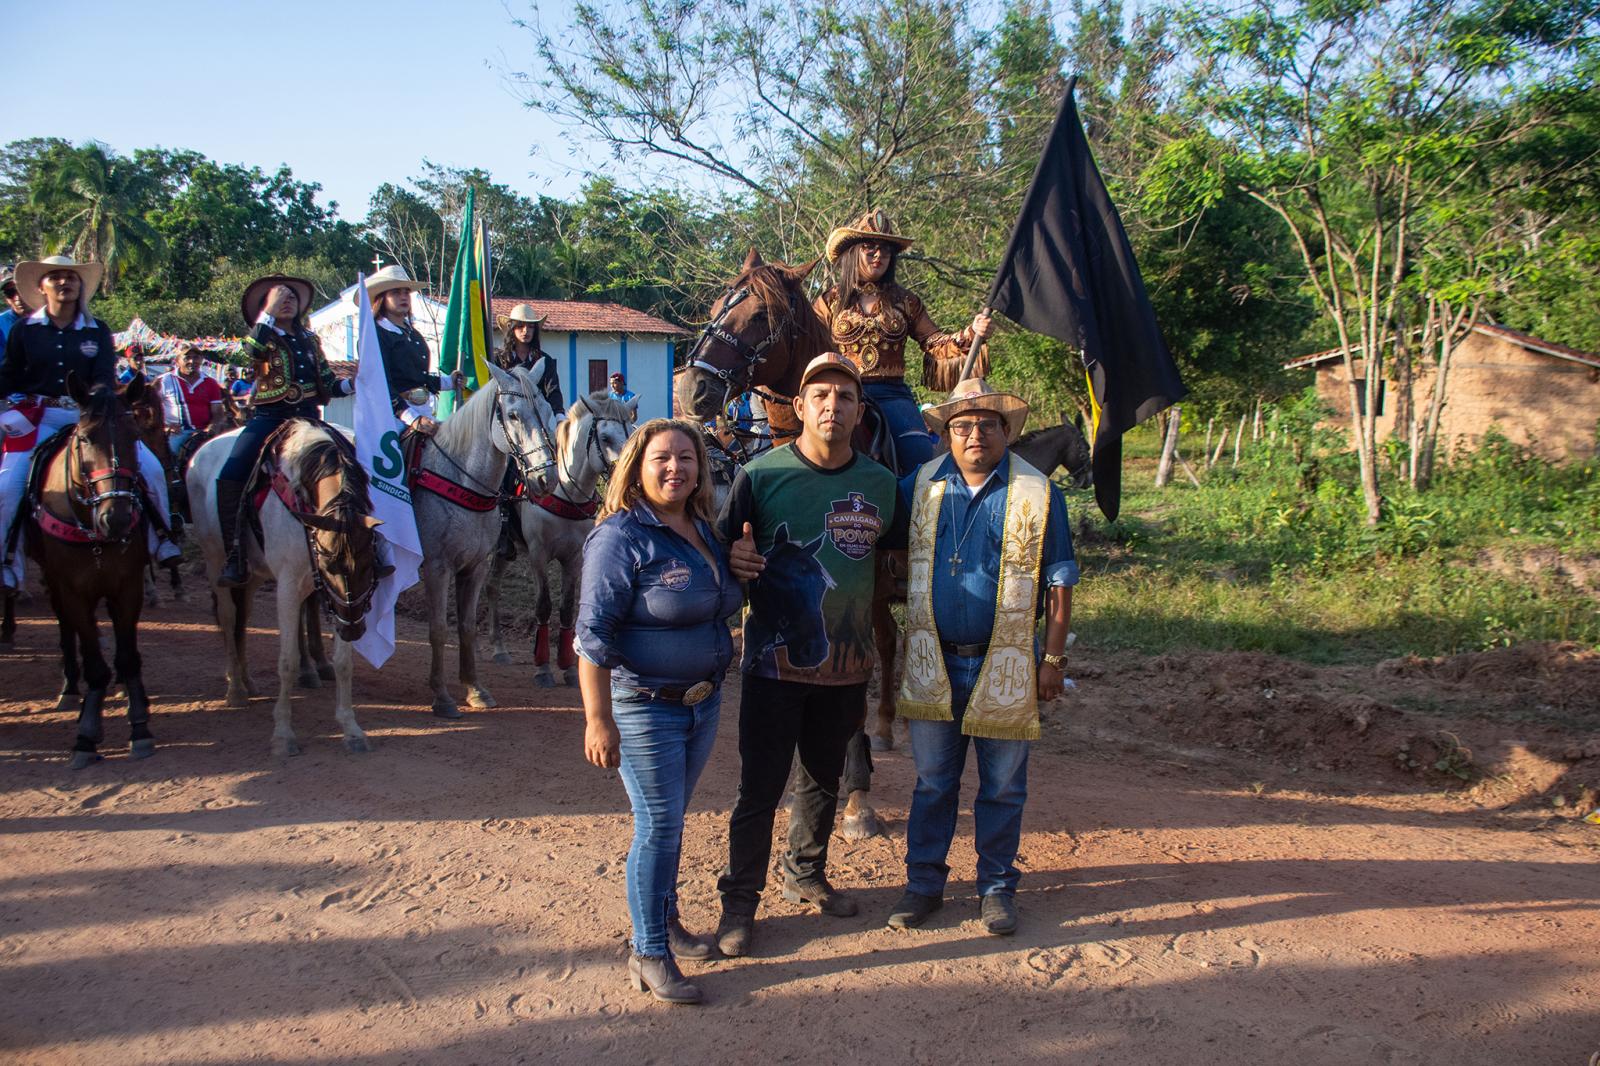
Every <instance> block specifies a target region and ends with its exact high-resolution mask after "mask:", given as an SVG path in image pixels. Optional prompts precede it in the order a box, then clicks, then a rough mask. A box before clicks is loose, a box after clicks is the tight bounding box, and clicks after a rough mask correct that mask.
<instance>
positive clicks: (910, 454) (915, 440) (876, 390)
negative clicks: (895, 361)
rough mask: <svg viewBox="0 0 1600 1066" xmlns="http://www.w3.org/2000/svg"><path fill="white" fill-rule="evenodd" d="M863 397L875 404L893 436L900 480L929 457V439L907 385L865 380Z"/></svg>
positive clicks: (931, 450)
mask: <svg viewBox="0 0 1600 1066" xmlns="http://www.w3.org/2000/svg"><path fill="white" fill-rule="evenodd" d="M866 391H867V395H868V396H869V397H871V398H872V402H873V403H875V404H877V405H878V410H880V411H882V412H883V417H884V420H885V421H886V422H888V423H889V432H890V433H891V434H893V436H894V449H895V465H896V466H897V467H899V469H898V470H896V471H895V473H896V474H898V475H899V476H901V477H904V476H905V475H907V474H909V473H911V472H912V471H913V470H915V469H916V468H917V467H919V466H921V465H922V464H923V463H925V462H927V461H928V460H929V459H932V458H933V439H932V438H931V437H929V436H928V424H927V423H926V422H924V421H923V420H922V411H921V409H919V408H918V407H917V398H916V396H914V395H913V394H912V392H911V386H910V385H907V384H906V383H905V381H904V380H901V381H869V382H867V384H866Z"/></svg>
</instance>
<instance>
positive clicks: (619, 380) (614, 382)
mask: <svg viewBox="0 0 1600 1066" xmlns="http://www.w3.org/2000/svg"><path fill="white" fill-rule="evenodd" d="M611 395H612V396H613V397H615V398H616V399H618V400H621V401H622V402H623V403H628V402H629V401H630V400H632V399H633V398H634V397H635V396H637V395H638V393H635V392H630V391H629V390H628V379H627V378H625V377H623V376H622V372H621V371H620V370H619V371H617V372H616V373H614V374H612V375H611Z"/></svg>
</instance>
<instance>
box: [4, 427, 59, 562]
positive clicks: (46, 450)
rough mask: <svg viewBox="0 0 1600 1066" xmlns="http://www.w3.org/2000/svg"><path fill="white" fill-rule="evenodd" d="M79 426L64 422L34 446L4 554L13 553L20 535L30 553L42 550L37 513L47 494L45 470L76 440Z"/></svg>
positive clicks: (6, 534) (7, 536) (6, 531)
mask: <svg viewBox="0 0 1600 1066" xmlns="http://www.w3.org/2000/svg"><path fill="white" fill-rule="evenodd" d="M77 429H78V427H77V426H62V427H61V428H60V429H58V430H56V431H55V432H54V433H52V434H50V436H48V437H46V438H45V439H44V440H42V441H40V442H39V446H38V447H36V448H34V449H33V454H32V455H30V456H29V457H28V479H27V483H26V485H25V486H24V488H23V490H22V500H21V502H20V504H19V505H18V507H17V510H16V513H15V514H13V515H12V516H11V525H10V527H9V528H7V529H6V530H4V531H3V532H4V535H5V550H4V551H3V552H0V555H3V556H6V557H9V556H10V555H11V554H12V553H13V552H14V551H15V550H16V547H17V537H18V536H22V535H25V536H26V539H25V540H24V542H23V543H24V546H25V547H26V548H27V551H28V554H29V555H33V554H34V553H35V552H37V551H38V546H39V541H38V537H39V534H40V532H41V531H40V529H39V520H38V518H37V517H35V515H36V512H37V511H38V509H39V504H40V502H41V500H42V499H43V498H44V477H45V470H47V469H48V468H49V466H50V463H51V462H52V461H53V460H54V459H55V457H56V456H58V455H60V454H61V452H62V451H63V450H65V448H66V446H67V444H68V442H70V441H71V440H72V435H73V433H75V432H77Z"/></svg>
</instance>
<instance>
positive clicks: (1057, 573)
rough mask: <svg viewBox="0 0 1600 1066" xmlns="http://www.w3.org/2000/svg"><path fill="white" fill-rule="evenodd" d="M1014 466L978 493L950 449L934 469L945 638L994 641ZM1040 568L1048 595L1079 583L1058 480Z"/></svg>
mask: <svg viewBox="0 0 1600 1066" xmlns="http://www.w3.org/2000/svg"><path fill="white" fill-rule="evenodd" d="M1010 471H1011V453H1010V452H1006V454H1005V456H1004V457H1003V458H1002V459H1001V460H1000V465H999V466H997V467H995V469H994V473H993V474H992V475H991V476H990V478H989V480H988V481H986V482H985V483H984V484H983V485H982V486H980V487H979V489H978V491H977V494H976V495H974V494H972V493H971V492H969V491H968V489H967V483H966V479H964V478H963V477H962V476H961V471H960V470H958V469H957V468H956V462H955V459H953V458H952V457H950V456H948V455H946V456H945V457H944V461H943V462H942V463H941V464H940V465H939V469H938V471H937V473H935V474H934V476H935V477H936V478H942V479H943V480H945V481H947V482H948V483H949V484H948V485H946V487H945V490H944V498H943V500H942V501H941V504H940V508H939V527H938V532H937V534H936V535H935V537H934V547H933V621H934V625H935V626H936V627H937V628H938V630H939V639H940V640H947V641H950V642H951V643H953V644H987V643H988V642H989V636H990V634H991V633H992V632H993V631H994V605H995V600H996V599H997V598H998V597H999V594H1000V538H1001V535H1002V533H1003V531H1004V528H1005V520H1006V493H1007V486H1006V479H1007V478H1008V477H1009V475H1010ZM916 484H917V475H916V474H915V473H912V474H908V475H907V476H906V477H904V478H902V479H901V481H900V495H901V498H902V499H903V500H905V501H906V502H907V504H908V506H909V504H910V502H911V500H912V498H913V494H914V490H915V488H916ZM958 549H959V555H960V560H961V561H960V563H959V564H957V565H956V566H955V567H954V569H955V571H956V572H955V573H954V574H952V573H951V572H950V571H951V569H952V568H951V565H950V559H951V557H952V556H955V555H957V554H958ZM1039 571H1040V577H1041V580H1040V584H1041V598H1042V595H1043V589H1045V588H1065V587H1068V586H1071V585H1076V584H1077V583H1078V560H1077V557H1076V556H1075V555H1073V552H1072V529H1071V527H1070V526H1068V524H1067V501H1066V498H1065V497H1063V496H1062V495H1061V490H1060V489H1059V488H1057V487H1056V486H1055V485H1054V484H1052V485H1051V486H1050V513H1049V515H1048V517H1047V518H1046V519H1045V527H1044V546H1043V548H1042V550H1041V551H1040V554H1039ZM585 573H587V570H586V571H585Z"/></svg>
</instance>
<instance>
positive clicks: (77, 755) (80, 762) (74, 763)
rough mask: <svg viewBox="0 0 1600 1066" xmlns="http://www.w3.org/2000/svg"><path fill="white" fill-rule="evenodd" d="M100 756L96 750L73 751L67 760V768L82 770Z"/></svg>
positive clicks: (95, 761)
mask: <svg viewBox="0 0 1600 1066" xmlns="http://www.w3.org/2000/svg"><path fill="white" fill-rule="evenodd" d="M102 757H103V756H101V754H100V753H99V752H97V751H75V752H73V753H72V758H71V759H70V760H69V761H68V762H67V769H69V770H82V769H83V768H84V767H86V766H93V765H94V764H95V763H97V762H99V761H100V760H101V758H102Z"/></svg>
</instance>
